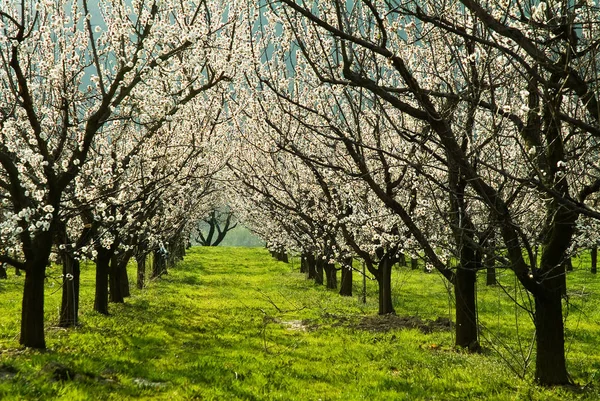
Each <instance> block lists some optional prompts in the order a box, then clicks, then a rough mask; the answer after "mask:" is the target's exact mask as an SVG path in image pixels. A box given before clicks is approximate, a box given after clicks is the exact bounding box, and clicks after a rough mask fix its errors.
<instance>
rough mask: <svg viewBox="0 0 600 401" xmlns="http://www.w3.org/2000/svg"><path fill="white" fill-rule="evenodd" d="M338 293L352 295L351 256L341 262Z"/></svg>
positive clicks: (346, 295)
mask: <svg viewBox="0 0 600 401" xmlns="http://www.w3.org/2000/svg"><path fill="white" fill-rule="evenodd" d="M340 295H342V296H345V297H351V296H352V257H349V258H347V259H345V260H344V263H342V279H341V284H340Z"/></svg>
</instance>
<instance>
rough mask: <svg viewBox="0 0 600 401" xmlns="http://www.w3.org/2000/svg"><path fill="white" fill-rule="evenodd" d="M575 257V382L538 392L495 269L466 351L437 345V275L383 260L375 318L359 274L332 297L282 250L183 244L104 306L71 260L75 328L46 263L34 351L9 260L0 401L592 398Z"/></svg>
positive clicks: (442, 306)
mask: <svg viewBox="0 0 600 401" xmlns="http://www.w3.org/2000/svg"><path fill="white" fill-rule="evenodd" d="M585 263H586V261H585V260H584V261H582V262H581V265H582V266H583V265H585ZM578 265H579V261H576V262H575V266H576V270H575V271H574V272H572V273H570V274H569V278H568V280H569V302H568V309H567V310H568V314H567V317H566V327H567V347H568V356H567V357H568V362H569V370H570V372H571V375H572V377H573V379H574V381H575V382H576V383H577V384H578V385H577V386H575V387H572V388H550V389H548V388H543V387H539V386H536V385H535V384H534V383H533V382H532V364H533V362H534V357H535V355H534V354H532V353H531V351H530V349H531V346H532V337H533V327H532V325H531V319H530V318H529V316H528V313H527V312H526V311H524V310H523V309H522V308H520V307H518V306H515V303H514V302H512V301H511V298H515V299H517V300H518V301H519V303H520V304H522V305H523V306H526V305H527V303H528V302H529V301H528V299H527V296H526V294H525V293H523V292H522V291H520V290H519V286H518V285H516V283H515V281H514V278H513V277H512V276H511V274H510V272H508V271H507V272H500V276H501V282H502V283H503V286H502V287H500V286H496V287H486V286H485V285H484V278H483V277H481V281H480V286H479V303H478V307H479V310H480V326H481V336H482V345H483V347H484V351H483V352H482V353H481V354H475V355H472V354H468V353H465V352H463V351H458V350H455V349H454V347H453V334H452V330H451V329H450V328H449V327H448V325H447V324H446V322H447V320H448V318H451V317H452V314H453V305H452V297H451V296H450V295H451V293H450V292H449V290H451V289H449V288H447V286H446V285H445V283H444V281H443V280H442V279H441V278H440V276H439V275H437V274H425V273H422V272H421V271H417V270H410V269H407V268H398V269H396V270H395V272H394V276H393V288H394V303H395V307H396V311H397V314H398V317H397V318H389V317H388V318H376V317H374V315H375V314H376V311H377V299H376V286H375V283H374V282H373V281H371V280H368V281H367V302H366V303H365V304H363V303H362V296H361V295H362V294H361V292H362V280H361V278H360V277H359V275H357V274H355V288H354V292H355V296H353V297H347V298H343V297H340V296H339V295H338V294H337V293H336V292H334V291H331V290H327V289H325V288H324V287H323V286H316V285H314V284H313V283H312V282H310V281H307V280H305V279H304V275H302V274H300V273H299V272H298V267H299V263H298V261H297V260H292V263H290V264H284V263H281V262H277V261H275V260H273V259H271V257H270V256H269V254H268V252H267V251H266V250H264V249H260V248H221V247H219V248H210V249H208V248H198V247H197V248H192V249H191V250H190V252H189V254H188V256H187V257H186V259H185V261H184V262H182V263H181V264H180V265H179V266H178V267H176V268H174V269H171V270H170V272H169V274H168V275H167V276H164V277H163V278H161V279H159V280H155V281H153V282H151V283H149V285H148V287H147V288H146V289H144V290H142V291H139V290H133V292H132V296H131V297H130V298H128V299H127V300H126V303H125V304H120V305H115V304H111V305H110V312H111V315H110V316H108V317H106V316H101V315H99V314H96V313H95V312H93V311H92V304H93V293H94V288H93V285H94V268H93V265H91V264H90V265H86V266H84V267H83V272H82V295H81V302H82V305H81V322H82V325H81V327H78V328H77V329H70V330H65V329H60V328H57V327H55V325H56V323H57V321H58V305H59V302H60V282H59V281H58V280H57V279H55V278H52V277H56V276H57V275H58V269H56V268H55V269H50V272H49V276H50V278H49V280H48V283H47V288H46V294H47V299H46V313H47V316H46V321H47V344H48V350H47V351H45V352H39V351H31V350H24V349H21V348H19V346H18V333H19V311H20V294H21V288H22V284H23V278H22V277H15V276H14V275H13V272H12V271H9V279H8V280H4V281H1V282H0V307H1V308H2V316H1V317H0V352H1V354H0V399H2V400H22V399H26V400H29V399H39V400H50V399H65V400H79V399H80V400H88V399H89V400H112V399H114V400H124V399H158V400H160V399H163V400H179V399H181V400H186V399H199V400H238V399H239V400H315V401H316V400H478V399H481V400H484V399H485V400H544V401H545V400H578V399H581V400H598V399H600V388H599V386H600V385H599V382H600V352H598V351H597V347H598V345H600V343H599V338H600V324H599V322H600V284H599V283H598V280H600V278H597V277H594V276H592V275H591V274H589V273H588V272H587V271H586V269H584V268H578ZM131 268H132V270H131V272H130V277H132V278H133V277H134V274H133V273H134V272H133V266H132V267H131ZM407 317H410V318H407ZM436 319H437V320H438V323H439V324H437V323H436V324H433V323H431V322H430V321H432V320H436ZM517 327H518V329H517Z"/></svg>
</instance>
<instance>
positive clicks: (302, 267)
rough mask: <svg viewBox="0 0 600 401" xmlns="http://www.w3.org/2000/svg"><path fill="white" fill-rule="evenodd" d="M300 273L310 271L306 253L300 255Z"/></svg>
mask: <svg viewBox="0 0 600 401" xmlns="http://www.w3.org/2000/svg"><path fill="white" fill-rule="evenodd" d="M300 273H308V265H307V262H306V255H305V254H302V255H300Z"/></svg>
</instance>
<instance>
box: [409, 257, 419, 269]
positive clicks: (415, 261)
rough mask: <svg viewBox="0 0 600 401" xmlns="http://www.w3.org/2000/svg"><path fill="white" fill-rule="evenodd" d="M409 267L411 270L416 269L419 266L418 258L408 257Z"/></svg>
mask: <svg viewBox="0 0 600 401" xmlns="http://www.w3.org/2000/svg"><path fill="white" fill-rule="evenodd" d="M410 268H411V269H412V270H417V269H418V268H419V259H417V258H410Z"/></svg>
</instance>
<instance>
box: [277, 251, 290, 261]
mask: <svg viewBox="0 0 600 401" xmlns="http://www.w3.org/2000/svg"><path fill="white" fill-rule="evenodd" d="M279 260H281V261H282V262H283V263H289V262H290V260H289V258H288V254H287V252H286V251H281V253H280V254H279Z"/></svg>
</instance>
